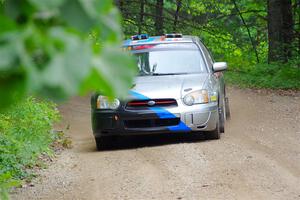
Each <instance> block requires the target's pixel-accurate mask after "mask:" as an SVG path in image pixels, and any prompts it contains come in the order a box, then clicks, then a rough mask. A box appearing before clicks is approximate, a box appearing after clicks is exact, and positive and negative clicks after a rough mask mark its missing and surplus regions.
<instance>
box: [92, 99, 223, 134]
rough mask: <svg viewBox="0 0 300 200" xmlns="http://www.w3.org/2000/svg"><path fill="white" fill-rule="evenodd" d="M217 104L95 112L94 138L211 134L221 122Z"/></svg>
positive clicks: (93, 113)
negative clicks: (181, 133)
mask: <svg viewBox="0 0 300 200" xmlns="http://www.w3.org/2000/svg"><path fill="white" fill-rule="evenodd" d="M218 117H219V114H218V106H217V103H210V104H202V105H194V106H185V105H183V104H181V105H180V104H179V105H178V107H173V108H169V109H162V108H153V109H149V110H126V109H125V108H124V107H121V108H120V109H119V110H117V111H112V110H106V111H104V110H96V109H93V110H92V127H93V133H94V135H95V137H99V136H109V135H142V134H154V133H170V132H196V131H212V130H214V129H215V128H216V124H217V121H218Z"/></svg>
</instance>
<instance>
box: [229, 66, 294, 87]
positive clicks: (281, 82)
mask: <svg viewBox="0 0 300 200" xmlns="http://www.w3.org/2000/svg"><path fill="white" fill-rule="evenodd" d="M225 79H226V82H227V83H228V84H230V85H233V86H238V87H242V88H259V89H260V88H266V89H281V90H300V68H299V67H298V65H296V64H286V65H283V64H281V65H280V64H259V65H255V66H253V67H245V68H234V67H233V68H229V70H228V71H227V72H226V73H225Z"/></svg>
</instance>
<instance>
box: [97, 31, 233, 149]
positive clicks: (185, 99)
mask: <svg viewBox="0 0 300 200" xmlns="http://www.w3.org/2000/svg"><path fill="white" fill-rule="evenodd" d="M123 48H125V49H127V50H129V51H131V52H132V53H133V54H134V55H135V56H136V59H137V66H138V69H139V75H138V76H137V77H136V79H135V82H134V84H133V88H132V89H131V91H130V93H129V95H128V98H127V100H126V101H120V100H118V99H114V100H113V101H109V100H108V98H107V97H106V96H103V95H100V94H95V95H93V96H92V98H91V107H92V127H93V133H94V136H95V139H96V144H97V148H98V149H99V150H100V149H103V148H107V147H108V146H109V145H110V144H111V138H112V137H113V136H125V135H141V134H154V133H170V132H204V133H205V134H206V135H207V136H208V138H210V139H219V138H220V134H221V133H223V132H224V125H225V121H226V118H227V117H229V106H228V98H227V97H226V92H225V84H224V78H223V73H222V71H224V70H226V68H227V64H226V63H225V62H214V61H213V59H212V56H211V55H210V53H209V51H208V50H207V48H206V47H205V46H204V45H203V43H202V42H201V41H200V40H199V38H198V37H194V36H183V35H181V34H166V35H164V36H156V37H148V35H146V34H142V35H136V36H133V37H132V38H131V39H130V40H127V41H125V42H124V45H123Z"/></svg>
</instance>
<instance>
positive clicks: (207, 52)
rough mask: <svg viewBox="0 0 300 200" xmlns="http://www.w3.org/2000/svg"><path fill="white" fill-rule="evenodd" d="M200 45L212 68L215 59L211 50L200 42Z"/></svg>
mask: <svg viewBox="0 0 300 200" xmlns="http://www.w3.org/2000/svg"><path fill="white" fill-rule="evenodd" d="M200 46H201V48H202V50H203V52H204V56H205V58H206V60H207V63H208V66H209V67H210V68H211V69H212V66H213V64H214V60H213V58H212V56H211V54H210V52H209V51H208V50H207V48H206V47H205V46H204V45H203V44H202V43H201V42H200Z"/></svg>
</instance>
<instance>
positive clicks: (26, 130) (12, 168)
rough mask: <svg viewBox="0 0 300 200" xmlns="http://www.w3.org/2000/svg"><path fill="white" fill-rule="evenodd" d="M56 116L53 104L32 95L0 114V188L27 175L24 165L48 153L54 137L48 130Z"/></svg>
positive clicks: (57, 114) (11, 184) (12, 183)
mask: <svg viewBox="0 0 300 200" xmlns="http://www.w3.org/2000/svg"><path fill="white" fill-rule="evenodd" d="M59 119H60V115H59V112H58V110H57V109H56V107H55V105H54V104H53V103H50V102H45V101H40V100H36V99H34V98H33V97H29V98H27V99H23V100H22V101H21V102H20V103H16V104H13V105H12V107H11V109H10V110H7V111H6V112H4V113H2V114H0V174H1V176H0V190H1V194H2V198H4V196H5V191H6V190H7V189H9V188H10V187H11V186H15V185H16V184H17V183H18V182H17V180H20V179H24V178H26V177H28V176H29V174H28V172H27V171H26V168H30V167H33V166H35V164H36V161H37V158H38V156H39V155H40V154H41V153H43V152H45V153H51V149H50V148H49V145H50V144H51V143H52V142H53V141H54V140H55V139H56V135H55V134H54V133H52V132H51V130H52V126H53V123H54V122H56V121H58V120H59Z"/></svg>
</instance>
